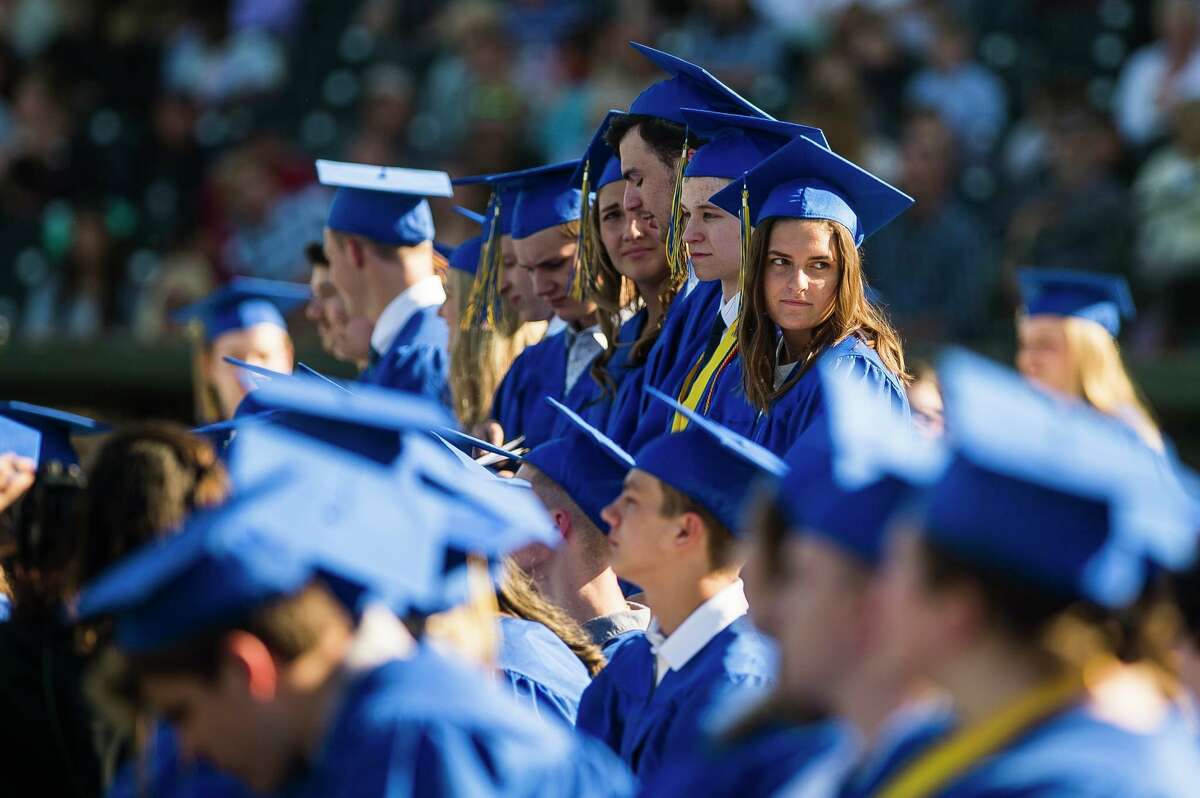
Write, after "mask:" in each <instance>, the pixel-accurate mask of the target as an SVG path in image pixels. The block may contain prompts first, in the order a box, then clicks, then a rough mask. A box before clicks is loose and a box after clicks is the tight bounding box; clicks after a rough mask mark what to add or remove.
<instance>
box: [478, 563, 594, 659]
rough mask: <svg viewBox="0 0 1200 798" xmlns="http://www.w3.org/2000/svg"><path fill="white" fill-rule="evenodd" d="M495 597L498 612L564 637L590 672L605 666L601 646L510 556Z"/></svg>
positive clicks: (564, 640)
mask: <svg viewBox="0 0 1200 798" xmlns="http://www.w3.org/2000/svg"><path fill="white" fill-rule="evenodd" d="M496 599H497V601H498V602H499V604H500V611H501V612H504V613H508V614H509V615H513V616H515V617H517V618H524V619H525V620H527V621H536V622H537V623H540V624H542V625H543V626H545V627H546V628H547V629H549V630H550V631H551V632H554V636H555V637H557V638H558V639H559V640H561V641H563V643H565V644H566V645H567V648H569V649H571V653H573V654H574V655H575V656H576V657H578V658H579V661H580V662H582V663H583V664H584V667H586V668H587V671H588V674H589V675H591V676H595V675H596V674H597V673H599V672H600V670H601V669H602V668H603V667H604V665H605V660H604V654H603V652H601V650H600V646H598V645H596V644H595V643H593V642H592V639H591V638H590V637H588V636H587V633H586V632H584V631H583V628H582V627H581V626H580V625H579V624H578V623H576V622H575V620H574V619H573V618H572V617H571V616H570V615H567V612H566V610H564V609H562V608H561V607H559V606H558V605H557V604H552V603H550V601H549V600H548V599H547V598H546V597H545V596H543V595H542V594H541V593H540V592H539V591H538V589H537V586H536V585H535V584H534V583H533V580H532V579H531V578H530V577H529V574H527V573H525V572H524V571H522V570H521V569H520V568H519V567H518V566H517V565H516V563H514V562H513V561H512V560H509V561H507V562H506V563H505V567H504V579H503V580H501V582H500V588H499V589H498V590H497V591H496Z"/></svg>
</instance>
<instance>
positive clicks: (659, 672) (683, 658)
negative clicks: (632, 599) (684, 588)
mask: <svg viewBox="0 0 1200 798" xmlns="http://www.w3.org/2000/svg"><path fill="white" fill-rule="evenodd" d="M749 608H750V605H749V604H747V603H746V589H745V585H744V584H743V583H742V580H741V579H738V580H736V581H734V582H733V583H732V584H730V585H728V586H727V587H725V588H724V589H722V590H721V591H720V592H719V593H717V594H716V595H715V596H713V597H712V598H710V599H709V600H708V601H706V602H704V603H703V604H701V605H700V606H699V607H697V608H696V609H695V610H694V611H693V612H692V614H691V615H689V616H688V617H687V619H686V620H685V621H684V622H683V623H681V624H679V628H678V629H676V630H675V631H674V632H672V633H671V634H670V636H669V637H663V634H662V630H661V629H659V628H658V619H657V618H652V619H651V620H650V628H649V629H647V630H646V639H648V640H649V641H650V650H651V651H653V652H654V657H655V663H656V673H655V679H654V683H655V684H656V685H657V684H660V683H661V682H662V680H663V677H664V676H666V675H667V671H669V670H675V671H677V670H680V669H682V668H683V667H684V666H685V665H687V664H688V662H690V661H691V659H692V657H694V656H696V655H697V654H699V653H700V650H701V649H703V648H704V647H705V646H706V645H708V643H709V641H710V640H712V639H713V638H714V637H716V636H717V635H719V634H720V633H721V632H723V631H725V629H726V627H728V626H729V624H731V623H733V622H734V621H736V620H737V619H738V618H741V617H742V616H743V615H745V614H746V612H747V610H749Z"/></svg>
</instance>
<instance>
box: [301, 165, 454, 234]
mask: <svg viewBox="0 0 1200 798" xmlns="http://www.w3.org/2000/svg"><path fill="white" fill-rule="evenodd" d="M317 179H318V180H319V181H320V182H321V185H325V186H335V187H337V191H336V192H335V193H334V195H333V202H332V204H331V205H330V206H329V217H328V219H327V221H326V226H327V227H329V229H331V230H336V231H338V232H341V233H350V234H353V235H360V236H363V237H364V238H368V239H370V240H371V241H377V242H379V243H381V244H390V245H392V246H397V247H400V246H415V245H416V244H420V243H421V242H423V241H432V240H433V238H434V235H435V230H434V227H433V212H432V211H431V210H430V208H429V202H428V201H427V200H426V197H449V196H451V195H452V194H453V189H452V188H451V185H450V176H449V175H447V174H446V173H445V172H439V171H432V170H427V169H401V168H398V167H394V166H372V165H370V164H359V163H344V162H340V161H326V160H318V161H317Z"/></svg>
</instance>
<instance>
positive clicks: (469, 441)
mask: <svg viewBox="0 0 1200 798" xmlns="http://www.w3.org/2000/svg"><path fill="white" fill-rule="evenodd" d="M434 432H435V433H436V434H437V435H438V436H439V437H442V438H449V439H450V440H452V441H458V442H459V443H462V444H466V445H467V446H473V447H475V448H476V449H481V450H483V451H485V452H490V453H491V454H494V455H498V456H499V457H504V458H506V459H509V460H516V461H518V462H519V461H521V460H522V459H523V457H522V456H521V455H519V454H516V453H515V452H510V451H509V450H508V449H505V448H504V447H503V446H497V445H496V444H494V443H490V442H488V441H485V440H483V439H482V438H476V437H475V436H474V435H468V434H467V433H465V432H460V431H459V430H456V429H454V428H453V427H442V428H440V429H436V430H434ZM460 451H461V450H460Z"/></svg>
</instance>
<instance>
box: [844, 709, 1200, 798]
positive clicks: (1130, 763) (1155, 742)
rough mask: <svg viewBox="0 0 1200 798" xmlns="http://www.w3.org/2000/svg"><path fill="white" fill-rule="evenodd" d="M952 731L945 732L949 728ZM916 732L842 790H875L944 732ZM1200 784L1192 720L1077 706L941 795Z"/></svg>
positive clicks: (1120, 792) (1170, 789) (1145, 792)
mask: <svg viewBox="0 0 1200 798" xmlns="http://www.w3.org/2000/svg"><path fill="white" fill-rule="evenodd" d="M947 731H948V730H947ZM930 732H931V728H930V727H928V726H924V727H922V726H918V727H915V728H914V729H913V730H912V735H914V736H915V737H916V741H915V743H914V744H909V745H904V744H902V745H901V746H900V747H899V749H898V750H899V751H901V752H903V754H904V756H893V757H891V758H890V761H889V762H887V763H886V765H885V767H884V768H882V769H881V771H880V772H879V773H877V774H875V777H874V779H873V780H872V783H871V784H870V785H865V788H860V789H859V790H858V791H853V792H852V791H848V790H844V791H843V793H842V794H843V795H870V794H874V792H875V791H876V790H877V789H878V788H880V787H882V786H884V785H885V784H886V783H887V782H888V781H889V780H890V779H891V778H892V777H894V776H895V775H897V774H898V773H900V772H902V771H903V770H904V768H905V767H906V766H907V765H908V764H909V763H910V762H911V761H913V759H914V758H915V757H916V756H918V755H919V754H920V753H921V752H924V751H925V750H927V749H928V748H929V747H930V746H932V745H934V744H936V743H937V742H939V741H940V740H941V739H942V738H943V737H944V736H945V734H944V733H943V734H941V735H938V734H932V733H930ZM1197 784H1200V748H1198V747H1197V746H1196V741H1195V737H1194V736H1193V732H1192V730H1191V727H1190V724H1189V723H1188V722H1187V721H1185V720H1184V718H1183V717H1181V715H1180V714H1179V713H1178V712H1177V711H1174V710H1172V711H1170V712H1168V713H1167V714H1166V716H1165V717H1163V718H1162V719H1161V722H1159V723H1157V724H1155V725H1154V726H1153V728H1148V729H1132V728H1124V727H1121V726H1117V725H1115V724H1114V723H1112V722H1110V721H1108V720H1104V719H1101V718H1100V717H1098V716H1097V715H1096V714H1095V712H1094V710H1093V708H1092V707H1090V706H1089V705H1087V704H1083V703H1081V704H1077V705H1075V706H1074V707H1071V708H1069V709H1067V710H1066V711H1064V712H1061V713H1059V714H1058V715H1055V716H1053V717H1051V718H1050V719H1048V720H1046V721H1044V722H1042V723H1041V724H1038V725H1037V726H1036V727H1034V728H1033V729H1031V730H1029V731H1027V732H1025V733H1024V734H1023V735H1021V736H1019V737H1018V738H1017V739H1016V740H1015V741H1014V742H1012V743H1011V744H1010V745H1008V746H1007V747H1005V748H1004V749H1002V750H1001V751H999V752H996V753H994V754H993V755H991V756H989V757H987V758H985V759H983V760H982V761H981V762H979V763H978V764H976V765H975V766H974V767H973V768H970V769H968V770H966V771H965V772H964V773H962V774H961V775H959V776H957V777H955V778H953V779H952V780H951V781H950V783H949V784H947V785H945V786H943V787H942V788H941V789H939V790H938V791H937V792H936V793H935V795H936V796H938V797H939V798H974V797H975V796H987V798H1009V797H1011V798H1017V797H1018V796H1020V797H1021V798H1026V797H1029V798H1033V797H1034V796H1038V797H1039V798H1040V797H1041V796H1045V798H1057V797H1058V796H1071V798H1117V797H1118V796H1125V797H1127V798H1184V796H1190V795H1194V794H1195V791H1196V785H1197Z"/></svg>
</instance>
